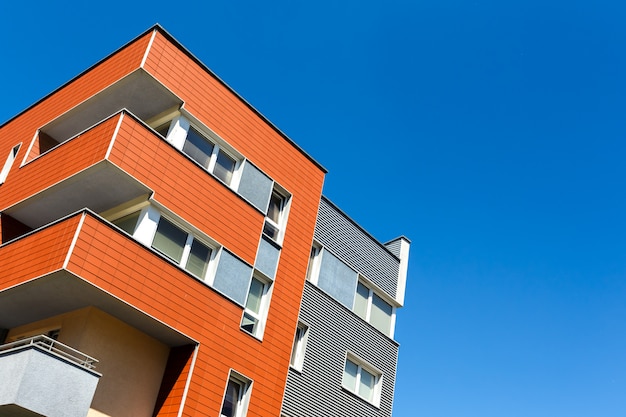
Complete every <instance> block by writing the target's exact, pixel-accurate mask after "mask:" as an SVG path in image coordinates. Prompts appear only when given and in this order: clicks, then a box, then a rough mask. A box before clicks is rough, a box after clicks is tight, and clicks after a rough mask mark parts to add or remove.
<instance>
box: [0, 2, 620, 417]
mask: <svg viewBox="0 0 626 417" xmlns="http://www.w3.org/2000/svg"><path fill="white" fill-rule="evenodd" d="M625 21H626V6H624V4H623V3H622V2H617V1H614V2H607V1H604V2H603V1H598V2H582V1H567V2H565V1H556V0H552V1H551V0H548V1H536V0H526V1H512V2H511V1H509V2H501V1H493V0H482V1H481V0H476V1H452V0H440V1H385V2H383V1H367V0H366V1H352V0H344V1H342V2H330V1H327V0H321V1H317V2H303V1H299V0H291V1H276V2H271V3H269V4H268V3H267V2H252V1H238V2H211V1H206V2H198V3H194V2H186V3H179V4H178V3H172V2H161V1H151V2H145V1H134V2H124V3H108V4H104V3H103V4H102V5H95V4H87V2H85V4H82V3H72V2H65V3H63V4H61V3H58V4H57V3H54V4H53V2H43V1H42V2H37V1H35V2H27V3H26V2H25V3H21V2H3V3H2V5H0V46H2V53H3V57H2V64H3V65H1V66H0V75H1V76H2V80H3V81H2V82H0V94H1V95H2V97H3V100H1V102H0V120H2V121H5V120H7V119H8V118H10V117H12V116H13V115H15V114H16V113H18V112H19V111H21V110H22V109H24V108H25V107H27V106H28V105H30V104H31V103H33V102H34V101H36V100H37V99H39V98H41V97H42V96H43V95H45V94H47V93H49V92H50V91H52V90H53V89H55V88H56V87H58V86H59V85H61V84H62V83H64V82H66V81H68V80H69V79H70V78H72V77H73V76H74V75H76V74H77V73H79V72H81V71H82V70H84V69H85V68H87V67H88V66H90V65H92V64H94V63H95V62H97V61H98V60H100V59H101V58H103V57H104V56H105V55H107V54H109V53H111V52H112V51H114V50H116V49H118V48H119V47H120V46H122V45H123V44H125V43H126V42H128V41H129V40H130V39H132V38H134V37H135V36H137V35H138V34H139V33H141V32H143V31H144V30H146V29H147V28H149V27H150V26H151V25H153V24H154V23H156V22H158V23H161V24H162V25H163V26H164V27H165V29H166V30H168V31H169V32H170V33H171V34H172V35H173V36H174V37H176V38H177V39H178V40H179V41H180V42H181V43H182V44H183V45H185V46H186V47H187V48H188V49H189V50H191V51H192V52H193V53H194V54H195V55H196V56H197V57H198V58H200V59H201V60H202V61H203V62H204V63H205V64H207V65H208V66H209V67H210V68H212V69H213V70H214V71H215V72H216V73H217V74H218V75H219V76H220V77H221V78H222V79H224V80H225V81H226V82H227V83H228V84H229V85H231V86H232V87H233V88H234V89H235V90H236V91H238V92H239V93H240V94H241V95H242V96H243V97H244V98H246V99H247V100H248V101H249V102H251V103H252V104H253V105H254V106H255V107H256V108H257V109H259V110H260V111H261V112H262V113H263V114H264V115H266V116H267V117H268V118H269V119H270V120H272V121H273V122H274V123H275V124H276V125H277V126H279V127H280V128H281V129H282V130H283V131H284V132H286V133H287V134H288V135H289V136H290V137H291V138H292V139H294V140H295V141H296V142H297V143H298V144H300V145H301V146H302V147H303V148H304V149H305V150H307V151H308V152H309V153H310V154H311V155H312V156H313V157H314V158H316V159H317V160H318V161H320V162H321V163H322V164H323V165H324V166H325V167H326V168H328V170H329V174H328V175H327V178H326V185H325V194H326V195H327V196H328V197H329V198H330V199H331V200H333V201H334V202H335V203H336V204H337V205H339V206H340V207H341V208H342V209H344V210H345V211H346V212H347V213H348V214H349V215H350V216H352V218H353V219H355V220H356V221H357V222H358V223H360V224H361V225H362V226H363V227H364V228H366V229H367V230H369V231H370V232H371V233H372V234H373V235H374V236H375V237H377V238H378V239H380V240H382V241H386V240H390V239H392V238H394V237H396V236H398V235H401V234H403V235H406V236H408V237H409V238H410V239H411V240H412V242H413V245H412V253H411V261H410V267H409V274H410V277H409V278H410V280H409V284H408V293H407V302H406V307H405V308H404V309H402V310H401V311H400V312H399V315H398V324H397V339H398V340H399V341H400V343H401V352H400V365H399V366H400V367H399V372H398V380H397V387H396V397H395V404H394V416H395V417H409V416H423V417H474V416H475V417H503V416H506V417H518V416H519V417H529V416H533V417H544V416H545V417H559V416H565V417H583V416H585V417H586V416H589V417H596V416H603V417H618V416H619V417H623V416H624V415H626V395H625V394H624V393H625V392H626V332H625V331H624V328H625V324H626V280H625V279H624V278H625V276H626V256H625V254H626V221H625V220H624V215H625V214H626V194H625V189H626V164H624V162H623V161H624V157H625V156H626V145H625V144H624V137H625V136H626V118H625V117H624V113H625V110H626V77H625V76H624V74H626V25H624V22H625Z"/></svg>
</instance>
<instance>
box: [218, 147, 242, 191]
mask: <svg viewBox="0 0 626 417" xmlns="http://www.w3.org/2000/svg"><path fill="white" fill-rule="evenodd" d="M236 164H237V161H235V159H234V158H231V157H230V156H228V155H227V154H226V153H224V151H221V150H220V151H219V152H218V153H217V160H216V161H215V168H213V174H214V175H215V176H216V177H217V178H219V179H221V180H222V181H224V182H225V183H226V184H230V181H231V180H232V179H233V173H234V172H235V165H236Z"/></svg>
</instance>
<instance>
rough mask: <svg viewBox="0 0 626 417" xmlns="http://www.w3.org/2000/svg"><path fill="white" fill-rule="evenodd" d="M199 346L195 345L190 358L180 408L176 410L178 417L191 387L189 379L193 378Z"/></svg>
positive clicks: (181, 413) (180, 416) (180, 415)
mask: <svg viewBox="0 0 626 417" xmlns="http://www.w3.org/2000/svg"><path fill="white" fill-rule="evenodd" d="M199 349H200V344H199V343H196V346H195V347H194V349H193V357H192V358H191V365H189V375H187V381H186V382H185V388H184V389H183V395H182V398H181V401H180V407H179V409H178V415H177V416H178V417H182V415H183V410H184V409H185V403H186V402H187V395H188V394H189V386H190V385H191V377H192V376H193V371H194V368H195V367H196V359H197V358H198V350H199Z"/></svg>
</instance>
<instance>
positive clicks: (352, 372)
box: [341, 354, 382, 406]
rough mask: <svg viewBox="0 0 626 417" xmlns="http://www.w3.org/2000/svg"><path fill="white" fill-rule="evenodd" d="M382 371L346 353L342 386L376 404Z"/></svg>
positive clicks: (377, 403)
mask: <svg viewBox="0 0 626 417" xmlns="http://www.w3.org/2000/svg"><path fill="white" fill-rule="evenodd" d="M381 382H382V373H381V372H380V371H378V370H376V369H375V368H374V367H372V366H371V365H369V364H367V363H365V362H363V361H361V360H359V359H357V358H356V357H354V356H352V355H350V354H348V357H347V358H346V365H345V367H344V370H343V378H342V381H341V384H342V386H343V387H344V388H345V389H346V390H348V391H350V392H351V393H353V394H356V395H358V396H359V397H361V398H363V399H364V400H366V401H368V402H370V403H372V404H374V405H376V406H378V405H379V404H380V385H381Z"/></svg>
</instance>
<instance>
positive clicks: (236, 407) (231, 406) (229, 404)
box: [220, 371, 252, 417]
mask: <svg viewBox="0 0 626 417" xmlns="http://www.w3.org/2000/svg"><path fill="white" fill-rule="evenodd" d="M251 385H252V381H250V380H249V379H247V378H245V377H244V376H242V375H239V374H236V373H235V372H232V371H231V374H230V377H229V378H228V383H227V384H226V390H225V392H224V400H223V401H222V409H221V411H220V417H244V416H245V415H246V412H247V411H248V410H247V408H248V402H249V400H250V388H251Z"/></svg>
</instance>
